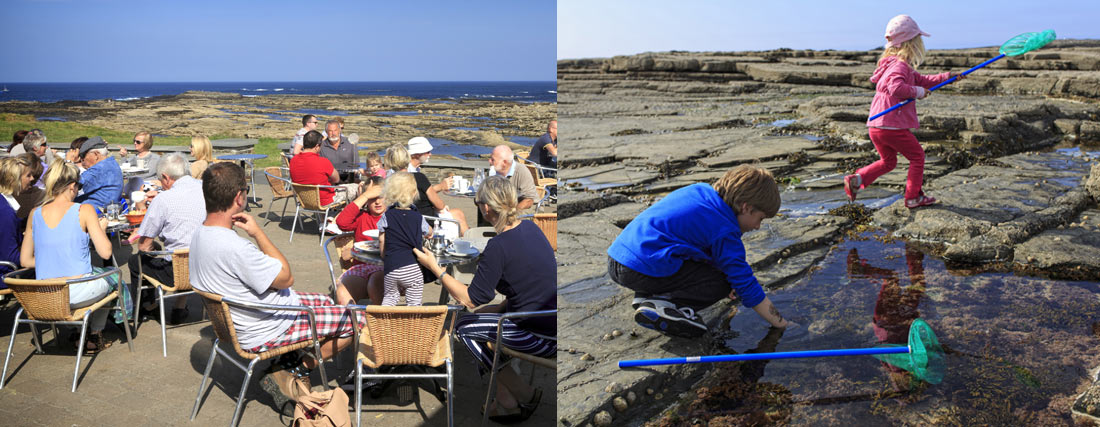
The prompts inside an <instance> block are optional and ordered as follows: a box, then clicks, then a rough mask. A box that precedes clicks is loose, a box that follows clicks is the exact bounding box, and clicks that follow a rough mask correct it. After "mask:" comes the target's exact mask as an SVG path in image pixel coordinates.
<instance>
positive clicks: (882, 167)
mask: <svg viewBox="0 0 1100 427" xmlns="http://www.w3.org/2000/svg"><path fill="white" fill-rule="evenodd" d="M867 131H868V133H870V134H871V143H872V144H875V150H877V151H878V155H879V157H880V159H879V160H878V161H876V162H874V163H871V164H869V165H867V166H864V167H863V168H862V169H860V170H858V171H856V173H857V174H859V178H860V180H861V184H862V185H861V186H860V188H866V187H867V186H869V185H871V183H873V182H875V180H876V179H878V177H880V176H882V175H883V174H885V173H887V172H890V171H892V170H894V168H895V167H897V165H898V153H901V155H903V156H905V158H906V159H908V160H909V175H908V177H907V178H906V179H905V198H906V199H907V200H908V199H915V198H917V197H919V196H920V194H921V185H923V184H924V149H923V148H921V146H920V142H918V141H917V137H916V136H913V132H910V131H909V130H908V129H879V128H867Z"/></svg>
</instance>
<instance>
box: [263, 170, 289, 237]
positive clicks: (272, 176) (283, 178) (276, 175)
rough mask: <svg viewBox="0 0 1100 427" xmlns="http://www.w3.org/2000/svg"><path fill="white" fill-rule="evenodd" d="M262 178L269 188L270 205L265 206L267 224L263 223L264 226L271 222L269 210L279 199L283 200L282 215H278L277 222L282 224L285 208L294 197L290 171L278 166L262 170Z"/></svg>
mask: <svg viewBox="0 0 1100 427" xmlns="http://www.w3.org/2000/svg"><path fill="white" fill-rule="evenodd" d="M264 176H266V177H267V184H268V185H269V186H271V203H268V204H267V216H266V218H267V222H265V223H264V225H265V226H266V225H267V224H269V223H270V222H271V208H272V207H274V205H275V201H276V200H279V199H283V213H282V214H279V221H280V222H282V220H283V217H285V216H286V206H287V204H289V203H290V199H291V198H293V197H294V189H293V188H291V186H290V171H289V170H288V169H287V168H281V167H278V166H271V167H268V168H264Z"/></svg>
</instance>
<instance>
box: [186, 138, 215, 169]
mask: <svg viewBox="0 0 1100 427" xmlns="http://www.w3.org/2000/svg"><path fill="white" fill-rule="evenodd" d="M191 145H194V146H195V150H194V151H195V153H194V154H193V155H194V156H195V160H206V161H208V162H213V161H214V154H213V153H212V151H214V149H213V148H212V147H211V146H210V138H207V137H205V136H202V135H198V136H193V137H191Z"/></svg>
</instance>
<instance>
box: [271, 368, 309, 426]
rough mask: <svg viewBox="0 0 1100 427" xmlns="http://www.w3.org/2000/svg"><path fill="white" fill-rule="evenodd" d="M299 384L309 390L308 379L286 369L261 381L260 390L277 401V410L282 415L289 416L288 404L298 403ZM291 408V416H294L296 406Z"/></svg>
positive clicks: (277, 371) (273, 373)
mask: <svg viewBox="0 0 1100 427" xmlns="http://www.w3.org/2000/svg"><path fill="white" fill-rule="evenodd" d="M272 366H273V367H274V366H275V365H272ZM298 383H302V384H303V385H305V386H306V388H307V389H308V388H309V382H308V380H307V379H303V378H301V377H298V376H297V375H295V374H294V373H292V372H291V371H288V370H286V369H278V370H276V371H274V372H268V373H267V374H266V375H264V377H263V379H261V380H260V388H262V389H263V390H264V391H266V392H267V394H269V395H271V399H272V400H274V401H275V408H276V409H277V410H278V411H279V412H280V413H282V414H284V415H287V413H286V412H287V407H288V405H287V403H290V402H295V401H297V398H298V393H299V392H298V386H297V384H298ZM289 408H290V411H291V414H293V411H294V405H289Z"/></svg>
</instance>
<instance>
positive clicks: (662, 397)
mask: <svg viewBox="0 0 1100 427" xmlns="http://www.w3.org/2000/svg"><path fill="white" fill-rule="evenodd" d="M653 398H654V399H657V400H661V399H664V398H665V395H663V394H661V393H657V395H656V396H653Z"/></svg>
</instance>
